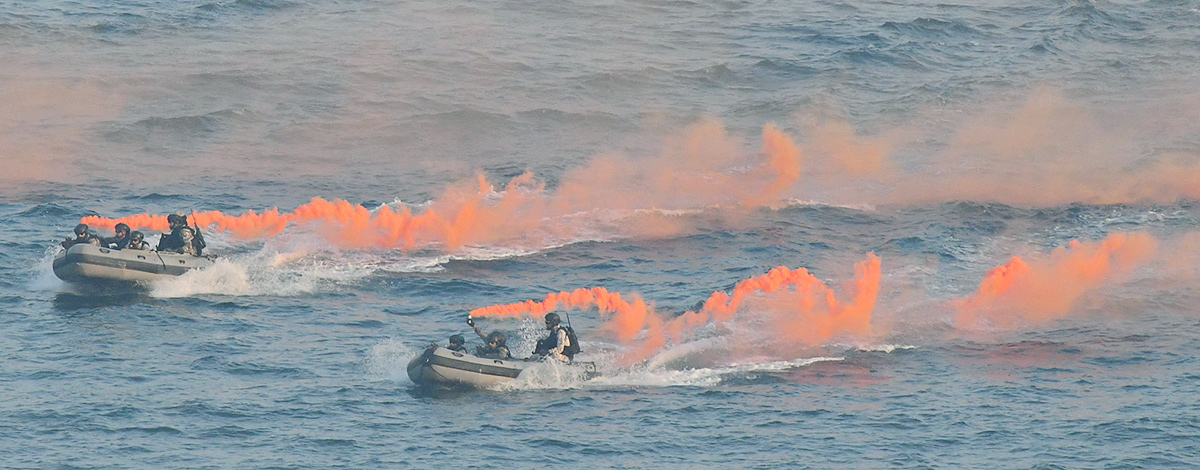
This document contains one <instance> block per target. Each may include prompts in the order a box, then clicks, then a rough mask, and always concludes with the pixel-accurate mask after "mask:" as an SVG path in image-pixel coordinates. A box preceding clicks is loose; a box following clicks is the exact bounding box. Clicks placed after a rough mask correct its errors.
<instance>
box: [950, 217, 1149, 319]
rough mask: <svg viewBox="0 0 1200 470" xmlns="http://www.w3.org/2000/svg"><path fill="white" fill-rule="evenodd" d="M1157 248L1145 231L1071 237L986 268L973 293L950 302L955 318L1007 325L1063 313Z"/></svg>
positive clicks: (1130, 268) (1144, 258)
mask: <svg viewBox="0 0 1200 470" xmlns="http://www.w3.org/2000/svg"><path fill="white" fill-rule="evenodd" d="M1156 247H1157V242H1156V241H1155V240H1154V238H1152V237H1151V236H1150V235H1148V234H1145V233H1128V234H1127V233H1114V234H1112V235H1109V236H1108V238H1105V239H1104V240H1102V241H1099V242H1089V243H1081V242H1079V241H1071V242H1070V243H1069V244H1068V245H1067V246H1066V247H1060V248H1057V249H1055V250H1054V251H1053V252H1051V253H1050V256H1049V257H1048V258H1046V259H1044V260H1039V261H1030V262H1028V263H1027V262H1025V261H1023V260H1022V259H1021V258H1019V257H1015V258H1013V259H1012V261H1009V262H1008V263H1007V264H1005V265H1003V266H999V267H997V268H996V269H993V270H991V271H989V272H988V274H987V276H986V277H985V278H984V279H983V281H982V282H981V283H980V284H979V290H978V291H977V292H976V293H975V294H972V295H971V296H969V297H967V298H966V299H963V300H960V301H957V302H955V303H954V306H955V307H956V309H957V310H958V312H957V315H956V317H955V323H956V324H957V325H959V326H960V327H967V328H970V327H975V326H978V325H979V324H981V323H982V322H984V321H986V322H988V323H990V324H992V325H995V326H999V327H1003V328H1009V327H1013V326H1015V325H1016V324H1017V322H1019V321H1024V322H1027V323H1044V322H1048V321H1052V320H1056V319H1059V318H1062V317H1064V316H1066V315H1067V314H1069V313H1070V312H1071V309H1072V307H1073V306H1074V305H1075V302H1076V301H1077V300H1079V298H1080V297H1082V296H1083V295H1084V294H1087V293H1088V292H1089V291H1091V290H1093V289H1095V288H1097V287H1100V286H1102V285H1104V284H1105V283H1107V282H1110V281H1112V280H1113V279H1114V278H1116V277H1119V276H1121V275H1124V274H1127V273H1129V272H1130V271H1132V270H1133V269H1135V268H1137V267H1138V266H1139V265H1141V264H1142V263H1144V262H1146V261H1148V260H1149V259H1150V258H1151V257H1152V256H1153V254H1154V252H1155V250H1156Z"/></svg>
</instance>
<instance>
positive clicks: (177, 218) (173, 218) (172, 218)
mask: <svg viewBox="0 0 1200 470" xmlns="http://www.w3.org/2000/svg"><path fill="white" fill-rule="evenodd" d="M186 220H187V219H184V218H183V216H182V215H179V214H171V215H168V216H167V223H168V224H171V225H175V224H186V223H187V222H186Z"/></svg>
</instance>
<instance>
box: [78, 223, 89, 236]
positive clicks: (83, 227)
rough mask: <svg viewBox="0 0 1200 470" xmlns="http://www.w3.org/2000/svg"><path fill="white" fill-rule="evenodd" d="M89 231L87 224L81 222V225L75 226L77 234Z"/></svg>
mask: <svg viewBox="0 0 1200 470" xmlns="http://www.w3.org/2000/svg"><path fill="white" fill-rule="evenodd" d="M87 231H88V226H87V224H79V225H76V226H75V235H83V234H85V233H87Z"/></svg>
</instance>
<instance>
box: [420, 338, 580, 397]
mask: <svg viewBox="0 0 1200 470" xmlns="http://www.w3.org/2000/svg"><path fill="white" fill-rule="evenodd" d="M537 364H539V362H538V361H524V360H521V359H487V358H482V357H479V356H475V355H472V354H468V353H464V352H458V351H451V350H449V349H446V348H442V347H438V346H436V345H434V346H429V347H428V348H426V349H425V352H423V353H421V354H420V355H418V356H417V357H414V358H413V359H412V360H411V361H409V362H408V378H409V379H412V381H413V383H416V384H417V385H421V386H440V387H468V388H472V387H473V388H488V387H492V386H495V385H499V384H502V383H505V382H511V381H513V380H515V379H516V378H517V376H519V375H521V372H524V371H525V370H526V369H529V368H531V367H534V366H536V365H537ZM569 365H570V367H572V368H578V369H580V370H579V372H580V374H581V375H582V376H583V377H584V378H585V379H587V378H591V377H595V376H596V375H597V374H596V364H595V363H592V362H572V363H571V364H569Z"/></svg>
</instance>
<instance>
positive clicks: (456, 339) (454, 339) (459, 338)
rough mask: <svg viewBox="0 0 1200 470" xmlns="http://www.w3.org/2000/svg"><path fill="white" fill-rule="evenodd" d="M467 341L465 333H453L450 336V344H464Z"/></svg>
mask: <svg viewBox="0 0 1200 470" xmlns="http://www.w3.org/2000/svg"><path fill="white" fill-rule="evenodd" d="M466 341H467V340H466V339H464V338H463V335H453V336H451V337H450V344H463V343H465V342H466Z"/></svg>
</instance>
